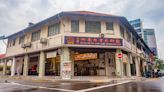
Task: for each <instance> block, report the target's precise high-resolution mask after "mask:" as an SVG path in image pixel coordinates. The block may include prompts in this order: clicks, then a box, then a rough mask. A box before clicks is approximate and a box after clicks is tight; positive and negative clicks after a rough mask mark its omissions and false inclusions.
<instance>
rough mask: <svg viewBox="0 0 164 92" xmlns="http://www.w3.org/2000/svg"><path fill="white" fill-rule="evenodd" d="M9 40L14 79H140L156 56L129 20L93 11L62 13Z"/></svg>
mask: <svg viewBox="0 0 164 92" xmlns="http://www.w3.org/2000/svg"><path fill="white" fill-rule="evenodd" d="M7 38H8V46H7V51H6V58H7V61H11V62H12V65H11V76H16V75H20V76H25V77H26V76H27V77H28V76H38V77H46V76H52V77H53V78H60V79H76V78H86V77H87V78H93V77H98V78H102V77H105V78H115V77H131V76H142V75H143V72H144V71H146V70H147V61H150V57H149V56H150V54H151V53H152V52H151V51H150V49H149V47H148V46H147V45H146V44H145V43H144V41H143V40H142V39H141V38H140V36H139V35H138V34H137V33H136V31H135V30H134V29H133V27H132V26H131V25H130V24H129V22H128V21H127V19H126V18H125V17H122V16H115V15H109V14H103V13H95V12H89V11H70V12H61V13H59V14H56V15H55V16H52V17H50V18H48V19H45V20H43V21H41V22H39V23H36V24H32V23H30V25H29V26H28V27H27V28H25V29H23V30H21V31H19V32H17V33H15V34H12V35H10V36H8V37H7ZM54 76H55V77H54Z"/></svg>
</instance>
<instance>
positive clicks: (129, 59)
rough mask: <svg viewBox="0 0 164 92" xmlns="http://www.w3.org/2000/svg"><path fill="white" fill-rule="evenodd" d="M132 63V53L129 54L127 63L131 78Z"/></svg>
mask: <svg viewBox="0 0 164 92" xmlns="http://www.w3.org/2000/svg"><path fill="white" fill-rule="evenodd" d="M131 63H132V55H131V53H129V54H128V63H127V76H128V77H131V68H130V64H131Z"/></svg>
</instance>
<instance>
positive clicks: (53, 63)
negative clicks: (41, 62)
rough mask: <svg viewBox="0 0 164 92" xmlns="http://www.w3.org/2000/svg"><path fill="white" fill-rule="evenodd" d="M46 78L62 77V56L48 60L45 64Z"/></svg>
mask: <svg viewBox="0 0 164 92" xmlns="http://www.w3.org/2000/svg"><path fill="white" fill-rule="evenodd" d="M45 75H46V76H60V56H59V55H57V56H56V57H51V58H47V59H46V63H45Z"/></svg>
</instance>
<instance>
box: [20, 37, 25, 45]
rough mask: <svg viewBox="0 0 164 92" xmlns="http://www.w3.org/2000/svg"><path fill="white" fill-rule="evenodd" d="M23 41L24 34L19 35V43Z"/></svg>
mask: <svg viewBox="0 0 164 92" xmlns="http://www.w3.org/2000/svg"><path fill="white" fill-rule="evenodd" d="M22 43H24V36H21V37H19V44H22Z"/></svg>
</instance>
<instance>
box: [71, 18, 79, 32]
mask: <svg viewBox="0 0 164 92" xmlns="http://www.w3.org/2000/svg"><path fill="white" fill-rule="evenodd" d="M73 22H74V23H75V24H73ZM76 23H77V25H76ZM79 24H80V21H79V20H71V33H79V31H80V28H79ZM73 26H74V29H75V30H73ZM76 29H77V30H76Z"/></svg>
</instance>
